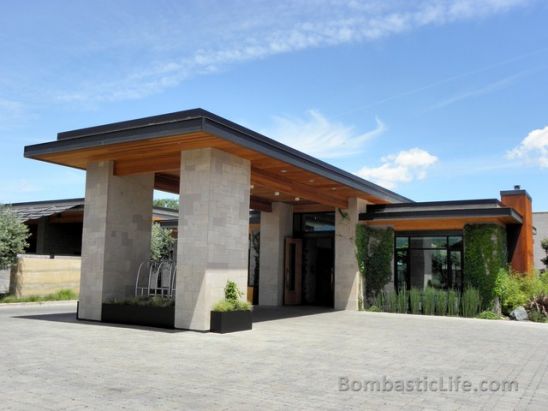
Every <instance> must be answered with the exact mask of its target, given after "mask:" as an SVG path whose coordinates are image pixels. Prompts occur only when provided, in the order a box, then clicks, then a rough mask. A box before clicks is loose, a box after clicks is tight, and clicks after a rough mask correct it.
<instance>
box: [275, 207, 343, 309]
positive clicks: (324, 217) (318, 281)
mask: <svg viewBox="0 0 548 411" xmlns="http://www.w3.org/2000/svg"><path fill="white" fill-rule="evenodd" d="M293 223H294V224H293V230H294V235H293V237H292V238H287V239H286V242H285V259H284V304H285V305H299V304H300V305H315V306H325V307H333V297H334V284H335V272H334V271H335V270H334V268H335V244H334V242H335V214H334V213H333V212H328V213H300V214H294V216H293Z"/></svg>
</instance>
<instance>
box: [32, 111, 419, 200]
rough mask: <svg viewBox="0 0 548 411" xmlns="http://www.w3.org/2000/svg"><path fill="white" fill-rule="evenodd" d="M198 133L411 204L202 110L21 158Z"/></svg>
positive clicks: (75, 139)
mask: <svg viewBox="0 0 548 411" xmlns="http://www.w3.org/2000/svg"><path fill="white" fill-rule="evenodd" d="M201 130H203V131H206V132H210V133H212V134H214V135H217V136H219V137H220V138H223V139H225V140H228V141H231V142H233V143H235V144H238V145H241V146H243V147H246V148H249V149H252V150H255V151H257V152H260V153H262V154H265V155H268V156H271V157H273V158H276V159H278V160H280V161H284V162H287V163H288V164H292V165H294V166H297V167H300V168H303V169H305V170H307V171H310V172H313V173H316V174H319V175H321V176H322V177H325V178H329V179H331V180H333V181H336V182H338V183H340V184H344V185H347V186H349V187H352V188H354V189H356V190H360V191H364V192H367V193H369V194H371V195H373V196H375V197H379V198H381V199H382V200H385V201H391V202H410V201H412V200H410V199H408V198H406V197H404V196H401V195H399V194H397V193H394V192H392V191H390V190H387V189H385V188H384V187H381V186H378V185H377V184H374V183H371V182H369V181H366V180H364V179H362V178H360V177H357V176H355V175H353V174H351V173H348V172H346V171H343V170H341V169H339V168H337V167H334V166H332V165H330V164H327V163H325V162H323V161H321V160H318V159H316V158H314V157H312V156H309V155H307V154H304V153H301V152H299V151H297V150H295V149H292V148H290V147H288V146H286V145H284V144H281V143H279V142H277V141H275V140H272V139H270V138H268V137H266V136H264V135H262V134H259V133H257V132H254V131H252V130H249V129H247V128H245V127H243V126H240V125H238V124H236V123H233V122H231V121H229V120H227V119H225V118H222V117H220V116H217V115H215V114H213V113H210V112H208V111H206V110H203V109H193V110H187V111H180V112H176V113H170V114H164V115H161V116H153V117H147V118H143V119H137V120H130V121H124V122H120V123H113V124H107V125H103V126H97V127H90V128H85V129H80V130H73V131H67V132H63V133H59V134H58V140H57V141H53V142H49V143H42V144H35V145H32V146H26V147H25V157H30V158H32V157H34V156H38V155H43V154H51V153H55V152H63V151H70V150H78V149H83V148H89V147H96V146H106V145H110V144H116V143H124V142H130V141H139V140H144V139H149V138H158V137H167V136H171V135H174V134H184V133H189V132H192V131H201Z"/></svg>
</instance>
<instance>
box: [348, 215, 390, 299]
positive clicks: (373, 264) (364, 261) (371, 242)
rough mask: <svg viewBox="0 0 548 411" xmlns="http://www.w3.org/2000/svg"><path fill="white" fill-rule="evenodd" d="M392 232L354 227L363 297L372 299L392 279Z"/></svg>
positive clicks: (359, 226)
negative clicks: (363, 291)
mask: <svg viewBox="0 0 548 411" xmlns="http://www.w3.org/2000/svg"><path fill="white" fill-rule="evenodd" d="M393 254H394V230H393V229H391V228H388V229H378V228H371V227H368V226H364V225H362V224H358V225H357V226H356V259H357V261H358V267H359V269H360V273H361V274H362V280H363V284H364V290H365V295H366V297H367V298H368V299H371V298H373V296H375V295H377V294H378V293H380V292H381V291H382V289H383V288H384V286H385V285H386V284H387V283H388V282H389V281H390V278H392V257H393Z"/></svg>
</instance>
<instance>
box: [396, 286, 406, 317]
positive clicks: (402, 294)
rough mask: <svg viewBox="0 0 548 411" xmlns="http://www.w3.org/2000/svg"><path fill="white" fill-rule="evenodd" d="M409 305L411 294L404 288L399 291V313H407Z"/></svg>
mask: <svg viewBox="0 0 548 411" xmlns="http://www.w3.org/2000/svg"><path fill="white" fill-rule="evenodd" d="M408 306H409V294H408V293H407V290H405V289H402V290H400V291H399V293H398V304H397V307H398V312H399V313H403V314H405V313H407V309H408Z"/></svg>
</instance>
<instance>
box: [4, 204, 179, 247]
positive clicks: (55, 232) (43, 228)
mask: <svg viewBox="0 0 548 411" xmlns="http://www.w3.org/2000/svg"><path fill="white" fill-rule="evenodd" d="M9 206H10V208H11V210H12V211H13V212H14V213H15V214H17V216H18V217H19V218H21V219H22V220H23V221H24V222H25V224H26V225H27V227H28V228H29V232H30V237H29V238H28V240H27V241H28V243H29V246H28V248H27V250H26V253H27V254H40V255H65V256H79V255H81V252H82V226H83V222H84V199H83V198H71V199H63V200H48V201H32V202H25V203H13V204H9ZM177 216H178V212H177V210H172V209H170V208H164V207H153V209H152V220H153V221H157V222H162V221H165V220H171V219H174V218H177Z"/></svg>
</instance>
